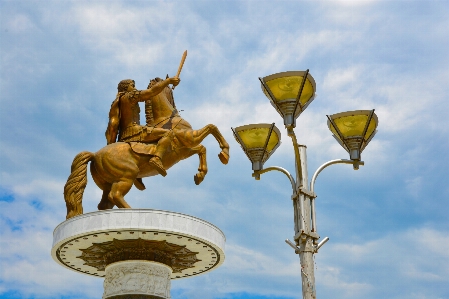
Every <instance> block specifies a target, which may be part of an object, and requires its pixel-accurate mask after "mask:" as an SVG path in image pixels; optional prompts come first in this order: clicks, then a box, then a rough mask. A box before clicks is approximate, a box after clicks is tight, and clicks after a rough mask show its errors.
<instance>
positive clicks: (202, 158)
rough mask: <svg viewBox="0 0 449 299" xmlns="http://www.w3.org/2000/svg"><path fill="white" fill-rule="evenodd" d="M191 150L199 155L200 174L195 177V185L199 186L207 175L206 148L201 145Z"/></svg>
mask: <svg viewBox="0 0 449 299" xmlns="http://www.w3.org/2000/svg"><path fill="white" fill-rule="evenodd" d="M191 150H192V152H193V153H194V154H198V158H199V159H200V165H199V166H198V173H197V174H195V176H194V177H193V179H194V181H195V184H196V185H199V184H201V182H202V181H203V180H204V177H205V176H206V174H207V161H206V147H205V146H203V145H201V144H200V145H198V146H196V147H194V148H192V149H191Z"/></svg>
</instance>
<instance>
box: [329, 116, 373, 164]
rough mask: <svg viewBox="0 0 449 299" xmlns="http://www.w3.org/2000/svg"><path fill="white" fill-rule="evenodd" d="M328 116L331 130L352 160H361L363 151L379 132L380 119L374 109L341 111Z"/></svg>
mask: <svg viewBox="0 0 449 299" xmlns="http://www.w3.org/2000/svg"><path fill="white" fill-rule="evenodd" d="M327 118H328V121H327V125H328V127H329V130H330V131H331V132H332V133H333V134H334V137H335V139H337V141H338V142H339V143H340V144H341V146H342V147H343V148H344V149H345V150H346V151H347V152H348V153H349V155H350V158H351V160H356V161H360V154H361V152H362V151H363V150H364V149H365V147H366V146H367V145H368V143H369V142H370V141H371V139H372V138H373V137H374V135H375V134H376V132H377V130H376V128H377V125H378V120H377V115H376V114H375V113H374V109H373V110H356V111H347V112H341V113H337V114H333V115H330V116H329V115H328V116H327Z"/></svg>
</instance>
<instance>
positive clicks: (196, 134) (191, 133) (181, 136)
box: [176, 124, 229, 164]
mask: <svg viewBox="0 0 449 299" xmlns="http://www.w3.org/2000/svg"><path fill="white" fill-rule="evenodd" d="M181 132H183V133H181ZM209 134H212V136H214V137H215V139H216V140H217V142H218V144H219V146H220V148H221V152H220V154H218V158H219V159H220V161H221V163H223V164H228V161H229V144H228V143H227V142H226V140H225V139H224V137H223V135H221V133H220V131H219V130H218V128H217V126H215V125H212V124H209V125H207V126H205V127H204V128H201V129H199V130H180V131H178V133H177V134H176V137H177V139H178V140H179V141H180V142H181V143H182V144H183V145H184V146H185V147H189V148H193V147H195V146H197V145H199V144H200V143H201V142H202V141H203V140H204V138H206V137H207V136H208V135H209Z"/></svg>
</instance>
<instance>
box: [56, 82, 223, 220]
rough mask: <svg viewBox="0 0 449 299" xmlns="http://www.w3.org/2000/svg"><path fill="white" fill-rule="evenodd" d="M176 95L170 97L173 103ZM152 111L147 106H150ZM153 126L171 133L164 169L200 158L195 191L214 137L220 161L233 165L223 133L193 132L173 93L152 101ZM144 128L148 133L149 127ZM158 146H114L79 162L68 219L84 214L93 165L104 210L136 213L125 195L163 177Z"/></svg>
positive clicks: (68, 192) (68, 190) (69, 190)
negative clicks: (155, 153)
mask: <svg viewBox="0 0 449 299" xmlns="http://www.w3.org/2000/svg"><path fill="white" fill-rule="evenodd" d="M170 95H171V97H170ZM146 106H147V105H146ZM148 107H149V109H146V110H149V111H146V112H147V116H148V113H150V115H151V120H152V122H153V123H152V124H149V123H148V117H147V125H152V126H153V127H155V128H165V129H169V130H170V136H171V141H172V143H171V148H169V150H168V151H167V152H166V153H165V154H164V156H163V158H162V164H163V166H164V168H165V169H169V168H170V167H172V166H173V165H175V164H176V163H178V162H179V161H181V160H184V159H186V158H189V157H190V156H192V155H194V154H197V155H198V157H199V167H198V172H197V173H196V174H195V175H194V181H195V184H196V185H199V184H200V183H201V182H202V181H203V180H204V177H205V176H206V174H207V162H206V148H205V147H204V146H203V145H201V142H202V141H203V139H204V138H206V137H207V136H208V135H210V134H212V135H213V136H214V137H215V139H216V140H217V142H218V144H219V146H220V148H221V152H220V153H219V155H218V157H219V159H220V161H221V162H222V163H223V164H227V163H228V160H229V144H228V143H227V142H226V140H225V139H224V137H223V135H222V134H221V133H220V131H219V130H218V128H217V127H216V126H215V125H213V124H208V125H206V126H205V127H203V128H201V129H199V130H193V129H192V126H191V125H190V124H189V123H188V122H187V121H186V120H184V119H183V118H181V116H180V115H179V114H178V112H177V110H176V109H175V108H174V101H173V96H172V93H171V89H170V87H168V86H166V87H165V89H164V90H163V91H162V92H161V93H159V94H158V95H156V96H153V97H152V98H151V102H150V103H148ZM144 128H145V127H144ZM152 146H153V147H154V146H155V145H154V144H146V143H139V142H115V143H111V144H109V145H107V146H105V147H103V148H102V149H100V150H99V151H98V152H96V153H91V152H87V151H83V152H81V153H79V154H78V155H76V156H75V158H74V160H73V163H72V167H71V174H70V176H69V178H68V179H67V183H66V184H65V186H64V199H65V202H66V206H67V216H66V218H67V219H69V218H72V217H74V216H77V215H80V214H82V213H83V206H82V199H83V192H84V189H85V188H86V185H87V164H88V163H89V162H90V172H91V175H92V178H93V180H94V181H95V183H96V185H97V186H98V187H99V188H100V189H101V190H103V195H102V197H101V200H100V203H99V204H98V209H99V210H105V209H112V208H113V207H114V206H117V207H118V208H131V207H130V205H129V204H128V203H127V202H126V201H125V198H124V197H125V195H126V194H127V193H128V192H129V191H130V189H131V188H132V186H133V184H134V185H135V186H136V188H138V189H139V190H144V189H145V186H144V185H143V183H142V181H141V178H144V177H150V176H154V175H158V174H159V172H158V171H156V169H155V168H154V167H152V165H151V164H150V163H148V161H149V159H150V158H151V155H149V154H148V152H151V147H152Z"/></svg>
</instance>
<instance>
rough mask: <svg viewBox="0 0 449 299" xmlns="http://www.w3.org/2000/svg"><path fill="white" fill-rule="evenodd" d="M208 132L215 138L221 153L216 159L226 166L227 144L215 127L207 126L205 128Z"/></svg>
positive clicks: (227, 157)
mask: <svg viewBox="0 0 449 299" xmlns="http://www.w3.org/2000/svg"><path fill="white" fill-rule="evenodd" d="M206 128H208V129H209V130H210V133H211V134H212V135H213V136H214V137H215V139H216V140H217V141H218V144H219V145H220V148H221V152H220V153H219V154H218V158H219V159H220V161H221V163H223V164H228V162H229V144H228V143H227V142H226V139H225V138H224V137H223V135H222V134H221V132H220V130H218V128H217V126H215V125H212V124H209V125H207V126H206Z"/></svg>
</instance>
